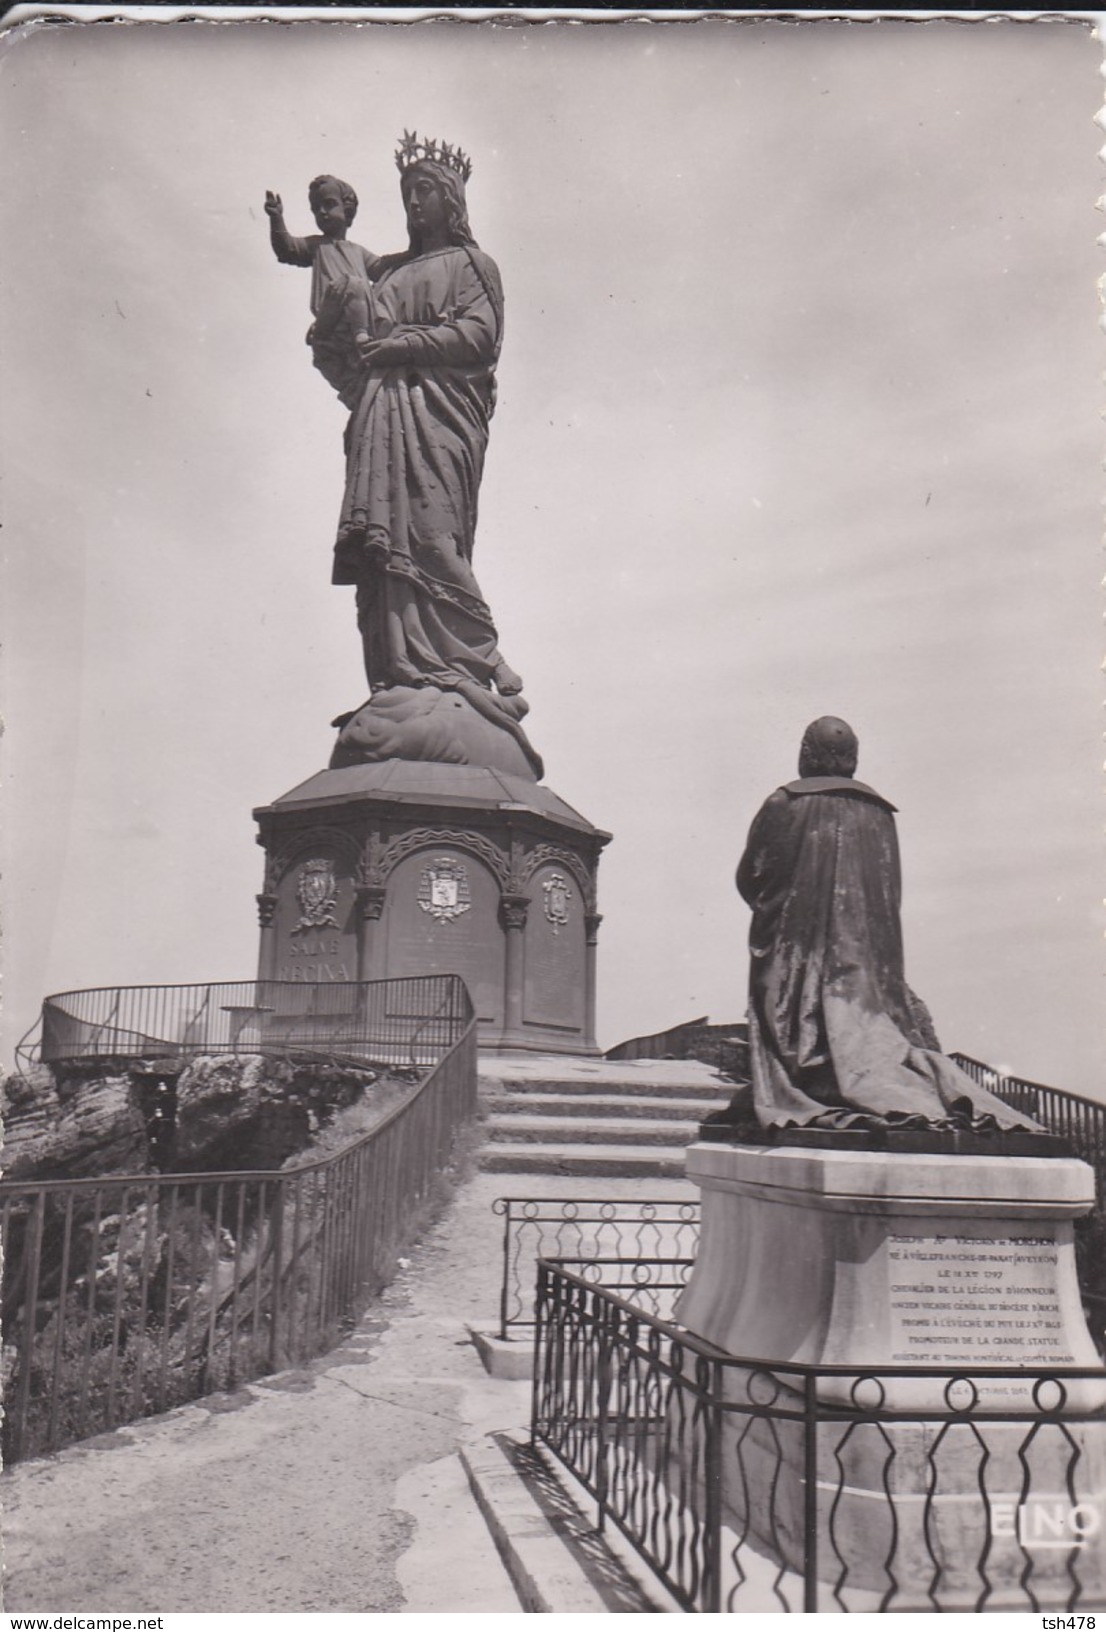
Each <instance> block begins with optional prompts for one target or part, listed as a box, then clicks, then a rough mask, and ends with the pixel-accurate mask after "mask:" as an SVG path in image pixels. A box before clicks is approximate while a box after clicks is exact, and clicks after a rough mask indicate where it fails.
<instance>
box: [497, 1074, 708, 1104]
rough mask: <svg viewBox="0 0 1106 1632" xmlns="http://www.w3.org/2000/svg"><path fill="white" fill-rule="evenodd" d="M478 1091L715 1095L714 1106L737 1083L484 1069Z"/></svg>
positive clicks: (580, 1095)
mask: <svg viewBox="0 0 1106 1632" xmlns="http://www.w3.org/2000/svg"><path fill="white" fill-rule="evenodd" d="M479 1083H480V1092H481V1094H483V1095H486V1096H487V1097H488V1098H489V1099H490V1098H492V1097H493V1096H498V1095H499V1094H511V1095H515V1094H526V1095H532V1094H533V1095H549V1094H556V1095H559V1096H561V1097H567V1096H569V1095H571V1096H572V1098H573V1099H577V1098H583V1099H591V1098H604V1097H606V1096H607V1095H610V1094H616V1095H618V1096H619V1097H620V1098H626V1099H691V1100H702V1099H703V1098H704V1096H705V1095H708V1094H711V1095H713V1094H717V1095H718V1099H717V1101H716V1103H715V1105H714V1109H716V1110H717V1108H718V1106H719V1105H727V1104H729V1101H730V1096H731V1095H732V1094H733V1092H734V1090H735V1088H736V1087H737V1084H736V1083H735V1082H728V1081H724V1080H723V1079H722V1078H721V1077H713V1076H707V1077H705V1078H703V1079H701V1080H699V1081H695V1082H664V1081H657V1082H654V1081H646V1080H644V1079H641V1080H637V1081H635V1080H634V1079H633V1078H627V1079H626V1080H623V1079H621V1078H615V1079H611V1080H607V1079H603V1080H598V1081H595V1082H589V1081H587V1080H586V1079H579V1080H578V1079H568V1078H554V1077H548V1078H537V1079H535V1080H534V1081H532V1082H526V1081H519V1080H517V1079H515V1078H510V1077H497V1076H496V1075H495V1073H494V1071H493V1070H492V1069H490V1068H483V1069H482V1070H481V1072H480V1078H479Z"/></svg>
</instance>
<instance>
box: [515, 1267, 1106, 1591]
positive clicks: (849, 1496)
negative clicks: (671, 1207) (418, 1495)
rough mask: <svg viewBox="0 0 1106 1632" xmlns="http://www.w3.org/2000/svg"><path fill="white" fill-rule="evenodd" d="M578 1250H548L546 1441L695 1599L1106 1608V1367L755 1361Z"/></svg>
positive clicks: (540, 1440) (543, 1362) (539, 1380)
mask: <svg viewBox="0 0 1106 1632" xmlns="http://www.w3.org/2000/svg"><path fill="white" fill-rule="evenodd" d="M580 1267H585V1268H586V1267H587V1266H577V1265H574V1264H567V1263H553V1262H549V1261H547V1260H542V1261H541V1262H540V1263H539V1265H538V1308H537V1314H538V1325H537V1352H536V1356H535V1373H534V1397H533V1417H532V1433H533V1438H534V1441H535V1442H536V1443H537V1444H538V1445H540V1446H543V1447H544V1448H545V1449H546V1450H547V1451H549V1452H550V1453H551V1454H552V1455H553V1456H554V1457H555V1458H556V1459H557V1460H558V1461H559V1462H560V1463H561V1464H562V1465H563V1466H564V1467H565V1468H567V1469H568V1471H569V1472H570V1473H572V1474H573V1476H574V1477H575V1478H576V1479H577V1480H578V1481H579V1483H580V1484H581V1485H582V1486H583V1487H584V1489H585V1490H586V1491H587V1492H588V1493H589V1494H590V1496H591V1497H592V1498H593V1499H594V1501H595V1502H596V1504H597V1508H598V1524H599V1528H600V1529H603V1528H604V1527H605V1526H606V1525H607V1524H608V1523H610V1524H613V1525H614V1526H615V1527H616V1528H617V1529H618V1530H619V1531H620V1532H621V1533H622V1535H623V1536H624V1537H625V1538H626V1539H627V1541H629V1542H630V1544H631V1545H632V1546H633V1547H634V1548H635V1549H636V1551H637V1552H638V1553H639V1554H640V1556H641V1557H642V1558H643V1559H644V1561H645V1562H646V1564H647V1565H648V1566H649V1567H650V1568H651V1569H652V1571H653V1572H654V1573H655V1575H656V1576H657V1577H658V1579H659V1580H660V1581H661V1582H662V1583H663V1584H664V1586H665V1587H667V1589H668V1590H669V1591H670V1592H671V1593H672V1595H673V1596H674V1597H675V1599H676V1600H677V1602H678V1603H679V1604H680V1605H681V1607H682V1608H683V1609H685V1610H690V1611H701V1612H732V1611H742V1610H750V1611H754V1610H766V1609H767V1610H776V1611H779V1610H790V1611H802V1612H807V1613H812V1612H818V1611H834V1612H840V1611H854V1612H866V1611H867V1612H870V1611H887V1610H892V1611H895V1610H922V1611H934V1610H957V1611H963V1610H971V1611H975V1612H978V1611H981V1610H984V1609H991V1610H998V1609H1017V1610H1023V1611H1040V1610H1041V1609H1055V1608H1060V1609H1064V1610H1067V1611H1069V1612H1070V1611H1071V1610H1073V1609H1075V1608H1076V1606H1078V1607H1079V1609H1081V1610H1086V1609H1093V1608H1095V1607H1100V1608H1101V1607H1102V1606H1103V1604H1104V1603H1106V1580H1104V1577H1106V1550H1104V1549H1103V1547H1102V1534H1103V1523H1104V1513H1103V1506H1104V1497H1103V1491H1102V1489H1101V1484H1100V1481H1101V1466H1102V1455H1103V1436H1106V1407H1104V1404H1103V1402H1106V1371H1103V1370H1101V1369H1092V1368H1065V1369H1064V1370H1063V1372H1062V1373H1060V1372H1056V1371H1048V1370H1045V1369H1039V1368H1037V1367H1026V1366H1018V1367H1016V1368H1015V1367H1010V1368H1004V1367H993V1368H986V1369H984V1368H973V1369H971V1370H967V1371H965V1370H959V1371H952V1370H944V1369H935V1368H932V1367H906V1366H899V1367H888V1368H886V1369H882V1368H881V1369H880V1370H879V1371H878V1372H876V1371H871V1372H864V1373H862V1374H861V1373H858V1371H857V1369H856V1367H855V1366H854V1367H851V1368H850V1367H846V1366H823V1367H812V1366H801V1365H794V1364H778V1363H776V1362H774V1361H773V1362H771V1363H769V1362H766V1361H763V1360H759V1359H753V1358H742V1357H738V1356H733V1355H727V1354H723V1353H722V1352H721V1351H719V1350H717V1349H715V1348H713V1347H712V1346H711V1345H710V1344H709V1343H705V1342H702V1341H700V1340H699V1339H697V1338H695V1337H693V1336H692V1335H690V1334H689V1333H688V1332H686V1331H684V1330H682V1329H681V1328H680V1327H678V1326H675V1325H672V1324H670V1323H668V1322H665V1321H662V1320H658V1319H657V1318H656V1317H654V1316H653V1315H651V1314H650V1313H648V1312H647V1311H646V1310H644V1309H642V1307H641V1306H640V1304H639V1303H638V1301H637V1299H636V1298H634V1297H630V1298H623V1297H620V1296H618V1295H617V1294H616V1293H615V1292H613V1291H612V1290H610V1289H609V1288H606V1287H600V1286H596V1285H594V1284H590V1283H589V1281H588V1280H587V1279H586V1278H585V1276H584V1275H583V1274H581V1273H580V1272H579V1270H580ZM627 1267H628V1268H629V1269H631V1270H632V1267H633V1266H632V1265H629V1266H627ZM919 1390H924V1397H923V1399H922V1403H919V1398H918V1396H919ZM911 1391H912V1392H911ZM842 1399H844V1401H845V1402H846V1403H840V1402H841V1400H842ZM835 1400H836V1401H837V1403H834V1402H835ZM896 1401H898V1402H899V1403H898V1405H896V1404H895V1402H896Z"/></svg>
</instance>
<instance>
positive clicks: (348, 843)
mask: <svg viewBox="0 0 1106 1632" xmlns="http://www.w3.org/2000/svg"><path fill="white" fill-rule="evenodd" d="M324 849H327V850H333V851H334V852H335V854H336V855H337V857H338V858H339V859H340V860H341V861H342V862H343V863H344V864H345V865H346V866H347V867H348V869H349V874H350V877H351V878H354V879H355V878H356V876H357V868H358V863H359V861H360V847H359V846H358V843H357V840H356V839H355V838H354V836H353V834H352V833H349V832H347V831H346V829H345V828H342V827H305V828H302V829H301V830H300V831H299V832H298V833H290V834H288V836H287V837H286V838H284V839H283V840H282V841H281V843H280V844H279V845H278V846H277V847H276V848H275V849H273V850H271V851H270V852H269V853H268V854H267V855H266V858H265V889H264V893H265V894H266V895H275V894H276V889H277V885H278V884H279V883H280V881H281V879H282V878H283V877H284V875H285V873H286V872H287V871H288V869H289V867H291V866H292V864H293V863H294V862H295V861H296V859H297V858H298V857H300V856H302V855H306V854H307V853H308V852H309V851H311V850H324Z"/></svg>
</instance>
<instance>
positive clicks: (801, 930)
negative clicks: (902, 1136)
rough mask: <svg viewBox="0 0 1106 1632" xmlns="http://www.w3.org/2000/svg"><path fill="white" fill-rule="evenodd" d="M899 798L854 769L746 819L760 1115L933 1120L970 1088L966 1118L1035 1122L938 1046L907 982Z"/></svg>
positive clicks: (772, 1121)
mask: <svg viewBox="0 0 1106 1632" xmlns="http://www.w3.org/2000/svg"><path fill="white" fill-rule="evenodd" d="M894 808H895V807H894V806H893V805H891V804H889V803H888V801H887V800H886V799H883V798H881V797H880V795H879V794H878V793H876V792H875V791H874V790H873V789H872V788H869V787H867V786H866V785H865V784H864V783H863V782H857V781H854V780H853V779H852V778H851V777H838V776H813V777H803V778H801V779H800V780H798V781H796V782H790V783H788V784H787V785H786V786H785V787H782V788H779V789H777V790H776V792H775V793H773V794H772V795H771V796H770V797H769V798H768V799H767V800H766V801H765V803H764V805H763V806H762V807H761V809H760V811H759V812H758V814H757V816H756V818H755V820H754V822H753V825H752V828H751V829H750V832H749V840H748V844H747V846H746V850H745V854H744V856H743V857H742V859H741V864H740V866H739V867H738V871H737V886H738V889H739V890H740V892H741V894H742V896H743V897H744V899H745V900H746V901H747V902H748V904H749V906H750V907H751V908H752V909H753V921H752V926H751V929H750V934H749V953H750V974H749V1045H750V1060H751V1069H752V1079H753V1097H754V1103H755V1106H756V1113H757V1118H758V1120H759V1122H760V1123H761V1125H762V1126H785V1125H788V1124H800V1125H803V1124H806V1123H809V1122H812V1121H814V1120H815V1118H820V1119H821V1121H822V1124H823V1125H825V1124H826V1123H831V1124H832V1123H837V1124H839V1125H841V1126H847V1125H848V1124H849V1122H850V1121H852V1120H853V1119H854V1117H856V1115H857V1113H861V1115H866V1116H869V1117H871V1116H875V1117H879V1118H881V1119H882V1118H890V1119H891V1120H892V1121H899V1120H900V1119H901V1118H903V1117H917V1118H924V1119H925V1121H926V1122H929V1123H941V1122H945V1121H947V1119H948V1118H949V1115H950V1112H952V1110H953V1107H954V1106H956V1108H957V1111H958V1112H959V1113H963V1112H965V1111H967V1110H968V1107H967V1106H965V1105H964V1104H963V1101H965V1100H967V1101H968V1102H969V1105H970V1114H971V1117H972V1119H973V1120H977V1119H979V1118H981V1117H987V1118H990V1117H993V1118H994V1123H995V1124H997V1125H998V1126H1000V1127H1033V1126H1034V1125H1035V1124H1033V1123H1032V1122H1031V1121H1029V1120H1028V1119H1027V1118H1025V1117H1023V1116H1020V1115H1019V1114H1018V1113H1017V1112H1015V1111H1012V1110H1011V1109H1010V1107H1009V1106H1007V1105H1004V1104H1003V1103H1002V1101H1001V1100H999V1099H997V1098H996V1097H995V1096H994V1095H993V1094H989V1093H987V1091H986V1090H985V1089H983V1088H980V1087H978V1086H977V1085H976V1084H975V1083H974V1082H973V1081H972V1079H971V1078H970V1077H969V1076H967V1075H966V1074H965V1072H963V1071H961V1070H960V1068H959V1067H958V1066H956V1065H954V1064H953V1062H952V1061H951V1060H950V1059H947V1058H946V1057H945V1056H944V1055H943V1054H942V1053H941V1052H940V1045H939V1043H938V1041H937V1038H936V1036H935V1035H934V1031H933V1025H932V1021H931V1020H930V1017H929V1014H928V1012H927V1011H926V1009H925V1006H924V1005H923V1004H922V1003H921V1002H920V1001H919V999H918V998H917V997H915V995H914V993H913V992H912V991H911V990H910V988H909V986H908V985H907V984H906V977H905V974H904V970H903V947H902V926H901V921H900V915H899V909H900V902H901V872H900V865H899V846H898V837H897V835H896V832H895V818H894ZM957 1102H960V1103H959V1105H958V1104H957ZM989 1125H992V1126H993V1125H994V1124H989Z"/></svg>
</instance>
